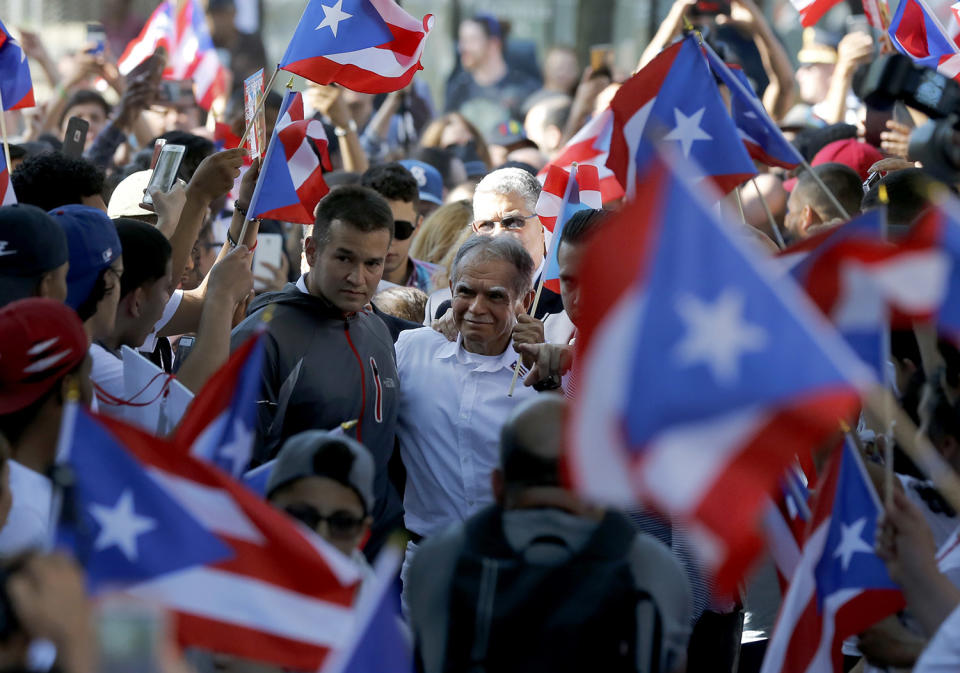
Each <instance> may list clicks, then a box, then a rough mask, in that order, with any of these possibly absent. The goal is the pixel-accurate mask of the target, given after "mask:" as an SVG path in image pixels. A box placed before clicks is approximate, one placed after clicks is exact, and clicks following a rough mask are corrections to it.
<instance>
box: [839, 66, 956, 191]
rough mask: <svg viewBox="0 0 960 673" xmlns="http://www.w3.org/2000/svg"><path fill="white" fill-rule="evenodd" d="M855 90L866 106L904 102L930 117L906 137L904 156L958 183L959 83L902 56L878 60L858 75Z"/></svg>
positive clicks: (881, 106)
mask: <svg viewBox="0 0 960 673" xmlns="http://www.w3.org/2000/svg"><path fill="white" fill-rule="evenodd" d="M854 90H855V91H856V92H857V95H858V96H860V98H861V99H862V100H863V101H864V102H865V103H866V104H867V105H869V106H872V107H875V108H889V107H890V106H891V105H893V104H894V103H895V102H896V101H903V102H904V103H906V104H907V105H909V106H910V107H912V108H915V109H917V110H919V111H920V112H923V113H924V114H925V115H927V116H928V117H930V121H929V122H927V123H926V124H924V125H923V126H921V127H920V128H918V129H916V130H915V131H914V132H913V133H911V134H910V146H909V150H908V155H909V157H910V159H912V160H914V161H920V162H921V163H922V164H923V167H924V169H925V170H926V171H927V172H929V173H930V174H931V175H933V176H934V177H936V178H937V179H939V180H943V181H944V182H947V183H951V184H955V183H958V182H960V133H958V130H960V85H958V84H957V83H956V82H954V81H953V80H952V79H950V78H949V77H945V76H943V75H941V74H940V73H938V72H937V71H936V70H932V69H930V68H925V67H922V66H918V65H916V64H914V63H913V61H912V60H910V58H908V57H907V56H904V55H902V54H892V55H889V56H882V57H880V58H879V59H877V60H876V61H874V63H873V64H871V65H870V66H869V68H866V69H864V70H863V71H860V72H858V73H857V77H855V78H854Z"/></svg>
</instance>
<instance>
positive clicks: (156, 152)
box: [150, 138, 167, 171]
mask: <svg viewBox="0 0 960 673" xmlns="http://www.w3.org/2000/svg"><path fill="white" fill-rule="evenodd" d="M166 144H167V139H166V138H157V141H156V142H155V143H153V156H152V157H150V170H151V171H152V170H153V169H154V168H156V167H157V160H158V159H160V150H162V149H163V146H164V145H166Z"/></svg>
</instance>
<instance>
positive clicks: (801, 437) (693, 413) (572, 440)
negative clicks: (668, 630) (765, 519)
mask: <svg viewBox="0 0 960 673" xmlns="http://www.w3.org/2000/svg"><path fill="white" fill-rule="evenodd" d="M738 146H739V147H742V146H740V145H739V144H738ZM690 174H691V173H690V171H689V170H688V169H687V168H686V167H683V166H681V167H678V168H671V167H669V166H667V165H666V164H665V163H664V160H662V159H660V158H657V157H656V156H655V157H654V160H653V161H652V162H651V164H650V165H649V167H644V170H643V172H642V173H640V175H641V177H642V178H643V179H642V180H637V181H636V184H637V186H638V187H637V196H636V199H635V200H634V201H633V202H632V203H631V204H628V205H627V206H626V207H625V208H624V209H623V210H622V211H620V212H618V213H617V214H615V215H613V216H611V217H610V219H609V220H608V221H607V222H605V224H604V226H603V227H601V228H600V230H599V231H598V232H597V233H596V235H594V236H593V237H592V238H591V241H590V243H589V245H588V247H587V250H586V252H585V254H584V259H583V262H582V268H581V283H582V288H581V291H582V292H583V293H584V294H585V295H586V296H589V297H591V301H590V302H588V303H587V305H586V307H585V313H584V319H583V321H582V323H583V324H582V325H578V327H579V328H580V330H579V332H578V334H579V336H578V338H577V344H576V345H577V351H578V352H577V357H576V358H575V360H574V362H575V371H574V373H575V375H576V377H577V383H578V391H577V392H578V394H577V397H576V400H575V404H574V406H573V407H572V409H571V410H570V413H569V415H568V423H567V427H566V433H567V434H566V439H567V447H568V453H567V461H568V464H567V467H568V470H569V474H570V475H571V480H572V482H573V484H574V485H575V487H576V489H577V491H578V492H579V493H580V494H582V495H583V496H584V497H586V498H590V499H594V500H598V501H601V502H604V503H608V504H612V505H616V506H621V507H631V506H635V505H636V504H638V503H639V504H641V505H646V506H651V507H653V508H655V509H658V510H659V511H661V512H662V513H663V514H665V515H667V516H669V517H671V518H676V519H678V520H680V521H684V522H685V525H687V526H688V529H689V530H690V533H691V539H692V540H693V541H694V543H695V547H696V549H697V550H698V554H699V556H700V559H701V561H702V563H703V565H704V567H705V568H706V569H708V570H709V571H711V573H712V574H713V575H714V577H715V578H716V582H717V586H718V590H719V591H720V592H721V593H726V592H728V591H730V590H732V589H733V588H734V587H735V585H736V582H737V581H738V580H740V579H741V578H742V577H743V575H744V573H745V572H746V570H747V569H748V567H749V566H750V564H751V562H752V561H753V560H754V559H755V557H756V555H757V554H758V553H759V552H760V551H761V550H762V548H763V546H764V543H763V540H762V538H761V537H760V534H759V520H760V518H761V516H762V514H763V512H764V510H765V508H766V506H767V505H768V503H769V497H770V495H771V494H774V493H776V491H777V489H778V487H779V483H780V480H781V478H782V476H783V474H784V471H785V470H786V469H787V467H788V466H789V465H791V464H792V463H793V462H794V461H795V460H796V457H797V456H803V455H807V454H809V453H810V452H811V451H812V450H813V449H814V448H815V447H818V446H820V445H821V444H822V443H823V442H824V441H825V440H827V439H828V438H829V437H831V436H832V435H833V434H834V433H836V432H838V424H837V421H838V419H840V418H850V417H851V416H855V415H856V413H857V410H858V408H859V400H858V392H857V391H858V390H859V389H862V388H863V387H865V386H867V385H869V384H870V383H871V382H872V381H873V380H874V379H873V377H872V376H871V374H870V371H869V370H868V369H867V368H865V367H864V366H863V365H862V364H860V362H859V361H858V359H857V358H856V356H855V355H854V354H853V353H851V352H850V350H849V349H848V348H847V346H846V344H844V343H843V341H842V340H841V339H840V338H839V337H838V336H837V334H836V332H835V331H834V330H833V329H832V328H831V327H830V326H829V325H828V324H826V322H825V321H824V320H823V318H822V316H821V315H820V314H819V313H818V312H817V311H816V309H814V308H813V307H812V306H810V305H809V302H808V300H807V299H806V298H805V297H804V296H803V295H802V293H801V292H800V291H799V289H798V288H797V287H796V285H795V284H794V283H793V282H792V281H789V280H787V279H784V278H782V277H781V278H777V277H776V276H774V275H772V274H771V273H770V269H769V266H768V265H767V264H765V263H764V262H763V261H762V260H760V259H755V258H754V255H755V254H756V253H755V252H754V251H753V249H752V248H750V249H748V248H747V247H746V245H745V244H744V243H743V242H742V241H741V240H740V239H739V235H738V234H737V233H736V229H735V227H733V226H732V225H728V224H726V223H723V222H720V221H718V220H717V219H716V216H715V215H714V213H713V209H712V208H711V207H710V206H709V205H708V204H707V203H706V202H705V201H704V200H703V199H702V198H701V197H699V196H698V194H699V192H700V191H701V189H702V187H696V188H694V187H691V186H690V185H689V184H688V183H687V182H686V181H685V179H686V178H687V177H688V176H689V175H690ZM680 176H684V177H683V178H681V177H680ZM783 353H791V357H790V358H784V357H783ZM800 362H802V363H803V365H802V366H797V364H796V363H800Z"/></svg>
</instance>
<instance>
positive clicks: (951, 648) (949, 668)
mask: <svg viewBox="0 0 960 673" xmlns="http://www.w3.org/2000/svg"><path fill="white" fill-rule="evenodd" d="M957 671H960V607H958V608H956V609H955V610H954V611H953V612H951V613H950V616H949V617H947V618H946V619H945V620H943V624H941V625H940V628H939V629H937V632H936V633H935V634H934V635H933V638H932V639H931V640H930V642H929V643H928V644H927V648H926V649H925V650H924V651H923V654H921V655H920V658H919V659H917V665H916V666H914V668H913V673H956V672H957Z"/></svg>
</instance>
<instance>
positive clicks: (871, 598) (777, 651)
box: [761, 441, 904, 673]
mask: <svg viewBox="0 0 960 673" xmlns="http://www.w3.org/2000/svg"><path fill="white" fill-rule="evenodd" d="M817 491H818V493H817V498H816V504H815V506H814V513H813V522H812V526H811V529H810V530H811V532H810V534H809V536H808V538H807V540H806V543H805V544H804V546H803V552H802V554H801V557H800V561H799V563H798V564H797V569H796V571H795V572H794V574H793V577H792V579H791V581H790V588H789V590H788V591H787V594H786V597H785V598H784V600H783V604H782V606H781V608H780V615H779V616H778V618H777V623H776V626H775V627H774V631H773V635H772V637H771V638H770V643H769V645H768V647H767V653H766V656H765V657H764V661H763V668H762V669H761V673H788V672H789V673H800V672H805V673H824V672H826V671H832V672H833V673H840V672H841V671H843V653H842V651H841V645H842V643H843V641H844V639H846V638H847V637H849V636H852V635H855V634H857V633H860V632H862V631H863V630H864V629H866V628H867V627H869V626H872V625H873V624H875V623H876V622H878V621H880V620H881V619H883V618H884V617H886V616H888V615H891V614H893V613H894V612H896V611H897V610H899V609H901V608H902V607H903V605H904V601H903V596H902V594H901V593H900V589H899V587H898V586H897V585H896V584H895V583H894V582H893V580H891V579H890V575H889V574H888V573H887V568H886V566H885V565H884V563H883V561H882V560H881V559H880V558H879V557H878V556H877V555H876V554H875V553H874V539H875V536H876V529H877V520H878V518H879V516H880V512H881V507H880V501H879V499H878V498H877V494H876V493H875V492H874V490H873V485H872V484H871V482H870V478H869V477H868V476H867V473H866V470H865V469H864V467H863V465H862V464H861V462H860V457H859V456H858V452H857V449H856V447H855V446H853V445H852V443H851V442H849V441H847V442H846V443H845V444H844V446H843V448H841V449H840V450H839V451H837V452H836V453H835V454H834V456H833V461H832V463H831V465H830V468H829V470H828V471H827V472H825V473H824V476H823V477H822V479H821V484H820V485H819V487H818V489H817Z"/></svg>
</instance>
